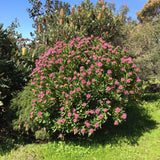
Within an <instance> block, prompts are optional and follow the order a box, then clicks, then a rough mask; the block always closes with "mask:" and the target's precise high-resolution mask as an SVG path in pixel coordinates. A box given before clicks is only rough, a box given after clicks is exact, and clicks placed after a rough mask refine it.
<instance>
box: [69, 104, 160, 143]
mask: <svg viewBox="0 0 160 160" xmlns="http://www.w3.org/2000/svg"><path fill="white" fill-rule="evenodd" d="M126 113H127V115H128V116H127V120H126V122H123V124H120V125H119V126H113V122H111V121H110V122H107V123H106V124H104V125H103V126H102V128H103V129H99V130H98V131H96V133H95V134H94V135H92V136H91V137H89V138H87V137H83V138H79V139H78V138H77V137H75V136H71V135H70V136H69V137H68V139H69V140H68V141H67V143H70V142H72V143H75V144H76V145H83V146H96V145H99V144H100V145H105V144H111V145H113V144H117V145H121V142H126V143H128V144H131V145H135V144H138V143H137V142H138V139H139V138H140V137H141V136H143V134H144V133H145V132H150V131H151V130H152V129H154V128H156V126H157V122H156V121H154V120H152V118H151V116H149V114H148V112H147V110H146V109H145V108H144V107H142V106H140V105H137V104H130V105H129V106H128V107H127V110H126Z"/></svg>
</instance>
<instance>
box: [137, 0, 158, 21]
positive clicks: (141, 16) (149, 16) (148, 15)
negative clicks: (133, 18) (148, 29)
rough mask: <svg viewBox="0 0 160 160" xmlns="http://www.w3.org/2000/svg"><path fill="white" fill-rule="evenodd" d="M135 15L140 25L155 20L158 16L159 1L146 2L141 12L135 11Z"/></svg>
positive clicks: (150, 0)
mask: <svg viewBox="0 0 160 160" xmlns="http://www.w3.org/2000/svg"><path fill="white" fill-rule="evenodd" d="M136 14H137V19H138V20H139V21H140V22H141V23H145V22H149V21H152V20H157V18H158V17H159V16H160V0H148V1H147V3H145V5H144V7H143V8H142V9H141V11H137V12H136Z"/></svg>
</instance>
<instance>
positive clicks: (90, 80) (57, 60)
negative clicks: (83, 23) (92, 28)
mask: <svg viewBox="0 0 160 160" xmlns="http://www.w3.org/2000/svg"><path fill="white" fill-rule="evenodd" d="M134 61H135V59H132V58H131V57H128V53H127V51H126V50H125V49H121V48H120V46H118V47H116V48H114V47H113V46H111V45H110V44H109V43H105V41H103V40H102V39H101V38H98V37H97V38H94V36H91V37H88V38H83V39H80V38H79V37H77V38H73V40H72V41H71V42H70V43H69V44H66V43H64V42H60V41H58V42H57V43H56V44H55V46H54V48H53V49H49V50H48V52H46V53H44V54H42V55H41V56H40V57H39V59H38V60H36V68H35V69H34V70H33V72H32V74H31V77H32V82H31V86H32V87H33V90H32V91H33V93H34V99H33V104H32V105H33V108H32V111H31V113H30V118H31V119H34V120H36V121H37V122H38V123H39V124H40V127H42V128H44V130H47V131H48V132H49V133H50V134H53V133H54V132H55V131H58V132H59V133H61V134H60V135H59V137H60V138H62V136H63V135H62V134H63V133H64V134H65V133H71V132H73V133H74V134H77V133H78V134H80V135H81V134H82V135H83V134H85V133H87V134H88V135H91V134H92V133H93V132H94V131H96V130H97V129H98V128H99V127H101V126H102V124H103V123H105V122H106V121H107V119H108V118H109V117H110V118H112V119H113V122H114V124H115V125H118V124H119V123H121V122H122V121H123V120H124V119H126V117H127V114H126V113H125V109H126V107H127V104H128V103H131V101H132V100H137V98H138V91H139V89H140V88H139V86H138V84H139V82H140V81H141V80H140V78H139V77H138V76H137V72H139V68H137V67H136V64H135V62H134ZM28 116H29V115H28Z"/></svg>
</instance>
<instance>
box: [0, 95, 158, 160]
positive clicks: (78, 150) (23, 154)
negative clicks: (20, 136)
mask: <svg viewBox="0 0 160 160" xmlns="http://www.w3.org/2000/svg"><path fill="white" fill-rule="evenodd" d="M152 96H153V95H152ZM150 97H151V95H150V96H149V95H148V97H147V95H145V96H144V97H143V99H144V101H143V105H142V106H137V105H135V104H132V105H130V106H129V107H128V110H127V112H128V119H127V121H126V122H125V123H123V124H122V125H121V126H118V127H117V126H114V127H108V126H107V124H105V125H104V126H103V128H104V129H103V130H99V131H98V132H97V133H96V134H95V135H94V136H92V137H90V138H81V139H80V138H77V137H76V138H74V137H70V138H68V140H66V141H65V142H63V141H54V142H49V143H46V144H35V143H34V144H27V145H23V146H19V148H18V149H17V150H15V149H14V148H13V149H12V150H11V152H6V154H5V155H3V156H2V157H1V159H2V160H3V159H5V160H43V159H44V160H158V159H160V150H159V148H160V96H158V95H155V96H153V97H152V99H151V98H150Z"/></svg>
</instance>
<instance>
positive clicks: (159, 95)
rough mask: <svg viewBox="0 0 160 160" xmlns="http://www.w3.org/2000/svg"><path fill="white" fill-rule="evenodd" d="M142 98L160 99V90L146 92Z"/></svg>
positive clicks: (152, 100) (147, 99) (146, 99)
mask: <svg viewBox="0 0 160 160" xmlns="http://www.w3.org/2000/svg"><path fill="white" fill-rule="evenodd" d="M142 100H145V101H147V102H154V101H157V100H160V92H157V93H145V94H144V96H143V97H142Z"/></svg>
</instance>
